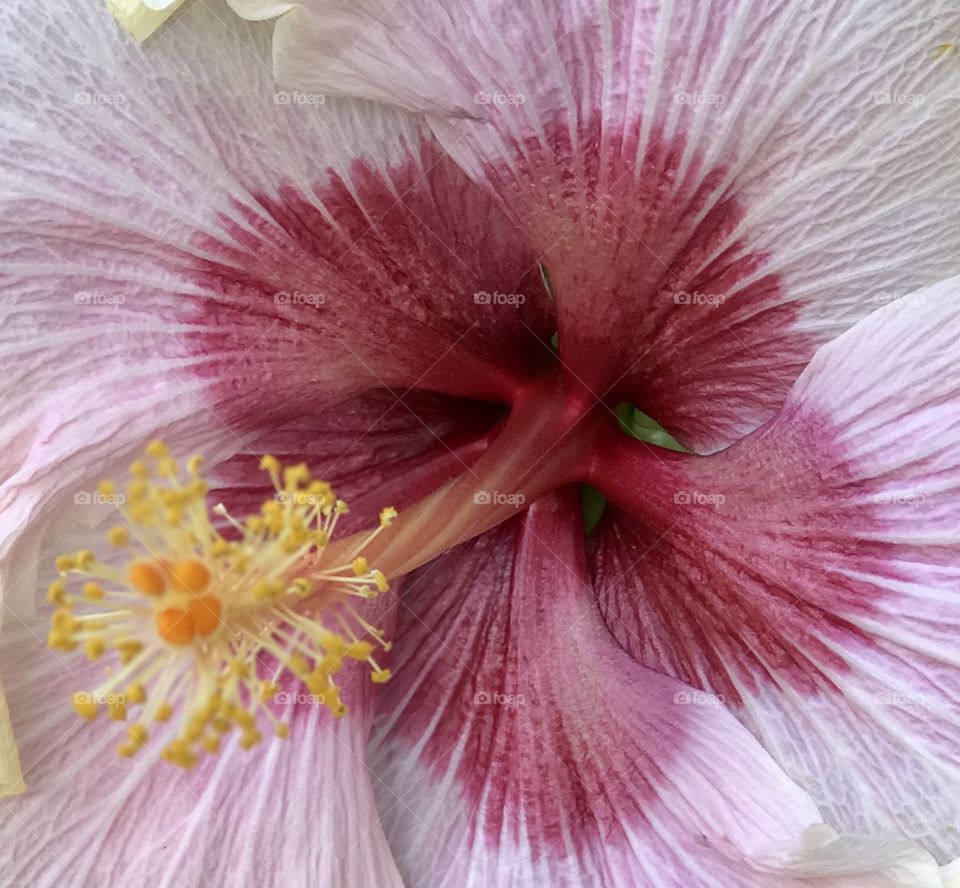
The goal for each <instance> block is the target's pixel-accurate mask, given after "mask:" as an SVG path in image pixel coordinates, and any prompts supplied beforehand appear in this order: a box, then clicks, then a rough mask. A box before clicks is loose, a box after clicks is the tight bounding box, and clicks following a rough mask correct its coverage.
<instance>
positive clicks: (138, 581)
mask: <svg viewBox="0 0 960 888" xmlns="http://www.w3.org/2000/svg"><path fill="white" fill-rule="evenodd" d="M128 576H129V579H130V585H131V586H133V588H134V589H136V590H137V591H138V592H142V593H143V594H144V595H150V596H152V597H154V598H159V597H160V596H161V595H163V592H164V589H165V588H166V584H165V583H164V581H163V574H162V573H160V571H159V570H157V568H156V567H154V566H153V565H152V564H147V562H145V561H137V562H135V563H134V564H131V565H130V572H129V574H128Z"/></svg>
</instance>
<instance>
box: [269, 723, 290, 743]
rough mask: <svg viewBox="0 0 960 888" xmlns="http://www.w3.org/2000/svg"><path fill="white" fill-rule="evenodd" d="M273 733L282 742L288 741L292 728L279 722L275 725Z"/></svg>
mask: <svg viewBox="0 0 960 888" xmlns="http://www.w3.org/2000/svg"><path fill="white" fill-rule="evenodd" d="M273 733H274V734H275V735H276V736H277V737H279V738H280V739H281V740H286V739H287V737H289V736H290V726H289V725H288V724H287V723H286V722H277V723H276V725H274V728H273Z"/></svg>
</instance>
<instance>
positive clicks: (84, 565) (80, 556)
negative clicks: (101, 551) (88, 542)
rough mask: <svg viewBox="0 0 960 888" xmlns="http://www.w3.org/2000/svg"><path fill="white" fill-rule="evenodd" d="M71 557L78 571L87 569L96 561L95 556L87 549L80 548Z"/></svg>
mask: <svg viewBox="0 0 960 888" xmlns="http://www.w3.org/2000/svg"><path fill="white" fill-rule="evenodd" d="M73 557H74V560H75V562H76V565H77V566H76V569H77V570H79V571H88V570H90V568H91V567H93V565H94V564H96V562H97V559H96V556H95V555H94V554H93V552H91V551H90V550H89V549H80V550H79V551H78V552H77V553H76V554H75V555H74V556H73Z"/></svg>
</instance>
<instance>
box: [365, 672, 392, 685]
mask: <svg viewBox="0 0 960 888" xmlns="http://www.w3.org/2000/svg"><path fill="white" fill-rule="evenodd" d="M392 675H393V673H392V672H391V671H390V670H389V669H377V670H375V671H374V672H371V673H370V678H371V679H372V681H373V683H374V684H384V683H386V682H388V681H390V678H391V676H392Z"/></svg>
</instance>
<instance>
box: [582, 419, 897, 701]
mask: <svg viewBox="0 0 960 888" xmlns="http://www.w3.org/2000/svg"><path fill="white" fill-rule="evenodd" d="M830 441H831V435H830V434H829V431H828V430H827V429H825V428H824V426H823V422H822V420H821V419H818V418H817V417H815V416H812V415H805V414H800V413H794V414H793V415H791V416H789V417H783V416H781V417H778V419H777V420H775V421H774V422H772V423H770V424H769V425H768V426H766V427H764V428H762V429H760V430H759V431H758V432H756V433H755V434H754V435H751V436H750V437H748V438H747V439H745V440H744V441H742V442H740V443H739V444H737V445H734V446H733V447H731V448H730V449H728V450H727V451H724V452H722V453H719V454H716V455H715V456H712V457H693V456H689V455H684V454H674V453H669V452H666V451H659V450H656V449H655V448H650V447H647V446H645V445H643V444H640V443H638V442H636V441H633V440H630V439H628V438H626V437H621V438H611V439H604V440H603V441H602V442H600V443H601V448H600V450H599V452H598V454H597V455H596V458H595V460H594V462H593V464H592V472H591V481H592V482H593V483H594V484H596V485H597V486H598V487H599V488H600V489H601V490H602V491H603V492H604V493H605V494H606V496H607V498H608V500H609V501H610V503H611V504H612V508H611V509H610V510H609V512H608V515H607V527H606V528H605V529H604V528H602V529H601V532H600V540H601V543H600V552H599V555H598V565H599V575H598V582H597V594H598V597H599V598H600V601H601V608H602V610H603V611H604V614H605V616H606V617H607V619H608V621H609V622H610V625H611V629H612V630H613V631H614V633H615V634H616V635H617V636H618V637H619V638H620V640H621V642H622V643H623V644H624V646H625V647H626V648H627V649H628V650H629V651H630V652H631V653H632V654H633V655H634V656H635V657H636V658H637V659H638V660H640V661H641V662H643V663H645V664H646V665H649V666H651V667H652V668H658V669H662V670H664V671H668V672H672V673H673V674H675V675H677V676H678V677H680V678H682V679H684V680H686V681H689V682H691V683H693V684H698V685H700V684H702V683H703V679H702V678H701V674H702V673H703V672H704V671H705V672H706V676H707V683H708V684H709V685H710V687H711V688H712V689H713V690H715V691H718V692H720V693H723V694H725V695H726V696H727V698H728V699H729V700H730V701H737V700H739V699H740V693H739V690H738V688H737V686H736V684H737V683H740V684H742V685H744V686H746V687H747V688H750V689H756V688H758V687H759V686H760V685H762V684H770V683H778V682H788V683H789V684H791V685H792V686H793V687H794V688H795V689H796V690H799V691H801V692H803V693H808V694H811V693H816V692H818V691H820V690H823V689H824V688H827V687H830V685H831V683H830V680H829V679H828V678H827V677H825V676H824V675H823V671H824V670H830V671H836V672H839V673H843V672H845V671H847V670H848V668H849V667H848V665H847V663H846V660H845V659H844V658H843V657H842V655H838V654H837V653H836V652H835V651H834V650H832V649H831V646H830V645H827V644H826V643H825V640H826V639H829V640H830V641H831V643H832V644H833V645H837V646H838V647H839V648H840V649H841V650H842V649H848V648H853V647H860V646H863V645H865V644H869V639H868V638H867V636H866V635H865V633H864V632H863V631H862V630H860V629H858V628H857V627H856V626H855V625H854V622H853V618H856V617H863V616H870V615H871V614H874V613H876V596H877V594H878V592H877V590H876V587H874V586H873V585H870V584H868V583H865V582H863V581H860V580H857V579H855V578H853V577H852V576H850V575H848V573H849V574H852V575H853V576H856V575H857V574H863V575H867V576H869V575H870V574H883V573H889V572H890V570H891V569H892V568H891V567H890V566H888V565H889V564H892V563H894V562H895V559H892V558H891V552H890V544H886V543H878V542H874V541H873V540H872V537H875V536H876V534H875V533H874V531H875V530H876V529H877V519H876V516H875V515H874V513H873V511H872V510H871V507H870V505H869V498H868V497H867V496H865V495H864V493H863V490H862V484H861V482H859V481H858V480H857V479H856V478H855V477H853V476H852V474H851V472H850V469H849V467H848V466H847V465H846V463H845V461H844V458H843V454H842V453H838V452H837V451H836V447H835V445H832V444H831V443H829V442H830ZM841 569H842V570H843V571H844V572H841ZM665 650H666V651H667V652H668V653H667V654H664V653H663V652H664V651H665ZM734 679H735V681H734Z"/></svg>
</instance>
